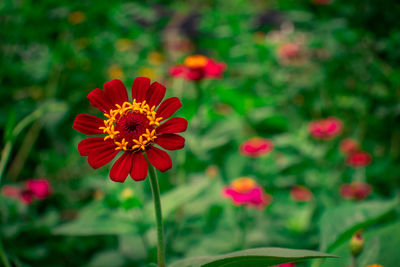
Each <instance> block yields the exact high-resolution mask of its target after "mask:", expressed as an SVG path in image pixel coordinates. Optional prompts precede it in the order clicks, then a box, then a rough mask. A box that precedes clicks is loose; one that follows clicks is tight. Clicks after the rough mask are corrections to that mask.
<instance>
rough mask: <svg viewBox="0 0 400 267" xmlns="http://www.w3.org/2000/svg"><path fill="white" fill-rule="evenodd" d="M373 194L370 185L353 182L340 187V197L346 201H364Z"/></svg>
mask: <svg viewBox="0 0 400 267" xmlns="http://www.w3.org/2000/svg"><path fill="white" fill-rule="evenodd" d="M371 192H372V187H371V186H370V185H369V184H366V183H361V182H353V183H351V184H343V185H342V186H341V187H340V195H341V196H342V197H343V198H346V199H354V200H363V199H365V198H366V197H367V196H368V195H369V194H370V193H371Z"/></svg>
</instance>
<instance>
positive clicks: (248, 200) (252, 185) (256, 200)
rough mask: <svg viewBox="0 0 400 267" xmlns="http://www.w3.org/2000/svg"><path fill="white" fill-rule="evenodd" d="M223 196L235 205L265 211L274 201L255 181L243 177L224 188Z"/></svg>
mask: <svg viewBox="0 0 400 267" xmlns="http://www.w3.org/2000/svg"><path fill="white" fill-rule="evenodd" d="M222 196H223V197H225V198H229V199H230V200H231V201H232V203H233V204H234V205H237V206H241V205H244V206H245V207H248V208H256V209H263V208H265V207H266V206H267V205H268V204H269V203H271V201H272V197H271V196H270V195H268V194H266V193H265V192H264V189H263V188H262V187H261V186H260V185H258V184H257V183H256V182H255V181H254V180H253V179H251V178H248V177H241V178H238V179H236V180H234V181H233V182H232V184H231V185H230V186H227V187H225V188H223V190H222Z"/></svg>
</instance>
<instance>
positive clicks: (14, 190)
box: [1, 185, 21, 199]
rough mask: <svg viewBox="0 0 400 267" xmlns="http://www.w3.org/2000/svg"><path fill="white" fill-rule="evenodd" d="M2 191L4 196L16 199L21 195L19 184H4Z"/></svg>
mask: <svg viewBox="0 0 400 267" xmlns="http://www.w3.org/2000/svg"><path fill="white" fill-rule="evenodd" d="M1 193H2V194H3V195H4V196H7V197H11V198H14V199H19V197H20V195H21V190H20V189H19V187H17V186H13V185H4V186H3V187H2V188H1Z"/></svg>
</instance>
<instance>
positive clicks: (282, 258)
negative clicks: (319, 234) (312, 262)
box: [170, 248, 336, 267]
mask: <svg viewBox="0 0 400 267" xmlns="http://www.w3.org/2000/svg"><path fill="white" fill-rule="evenodd" d="M328 257H336V256H334V255H330V254H326V253H322V252H318V251H311V250H297V249H287V248H253V249H246V250H240V251H236V252H233V253H228V254H224V255H220V256H204V257H195V258H189V259H184V260H181V261H178V262H175V263H173V264H172V265H170V267H197V266H204V267H217V266H219V267H221V266H224V267H240V266H246V265H247V266H252V267H266V266H272V265H276V264H282V263H287V262H294V261H299V260H306V259H314V258H328Z"/></svg>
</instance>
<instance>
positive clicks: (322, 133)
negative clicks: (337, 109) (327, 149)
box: [308, 117, 343, 140]
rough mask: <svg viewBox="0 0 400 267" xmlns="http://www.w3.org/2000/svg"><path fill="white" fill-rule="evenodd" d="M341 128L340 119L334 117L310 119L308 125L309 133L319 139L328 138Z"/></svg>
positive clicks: (337, 133) (337, 132)
mask: <svg viewBox="0 0 400 267" xmlns="http://www.w3.org/2000/svg"><path fill="white" fill-rule="evenodd" d="M342 129H343V123H342V121H341V120H339V119H338V118H335V117H330V118H327V119H321V120H316V121H312V122H311V123H310V124H309V125H308V130H309V132H310V135H311V136H312V137H314V138H315V139H319V140H330V139H332V138H334V137H336V136H338V135H339V134H340V133H341V131H342Z"/></svg>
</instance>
